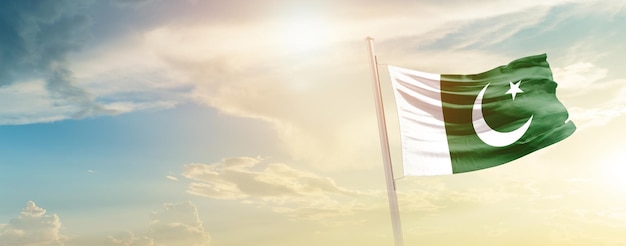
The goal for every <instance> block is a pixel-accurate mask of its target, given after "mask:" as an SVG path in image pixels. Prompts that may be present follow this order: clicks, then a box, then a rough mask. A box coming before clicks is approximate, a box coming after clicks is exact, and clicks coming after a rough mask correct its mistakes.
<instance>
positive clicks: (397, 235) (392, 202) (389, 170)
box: [365, 37, 404, 246]
mask: <svg viewBox="0 0 626 246" xmlns="http://www.w3.org/2000/svg"><path fill="white" fill-rule="evenodd" d="M365 41H367V44H368V47H369V51H370V64H371V65H372V76H373V77H374V96H375V97H376V100H375V104H376V116H377V117H378V135H379V137H380V148H381V150H382V154H383V164H384V167H385V180H386V183H387V197H388V200H389V212H390V214H391V226H392V228H393V238H394V241H395V246H403V245H404V239H403V236H402V224H401V223H400V209H399V206H398V195H397V194H396V183H395V179H394V177H393V167H392V166H391V153H390V151H389V138H388V136H387V123H386V122H385V110H384V108H383V97H382V95H381V91H380V76H379V74H378V61H377V60H376V55H375V54H374V38H372V37H367V38H366V39H365Z"/></svg>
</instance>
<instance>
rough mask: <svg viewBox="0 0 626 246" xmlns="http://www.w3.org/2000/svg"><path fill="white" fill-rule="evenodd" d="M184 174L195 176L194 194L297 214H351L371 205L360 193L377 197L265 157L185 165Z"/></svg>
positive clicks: (315, 217)
mask: <svg viewBox="0 0 626 246" xmlns="http://www.w3.org/2000/svg"><path fill="white" fill-rule="evenodd" d="M182 176H183V177H185V178H187V179H189V180H191V181H192V182H191V183H190V184H189V187H188V189H187V192H188V193H189V194H192V195H196V196H201V197H206V198H211V199H219V200H235V201H240V202H242V203H245V204H255V205H257V206H261V207H268V208H270V209H271V210H272V211H273V212H276V213H280V214H285V215H287V216H289V217H290V218H292V219H294V220H316V221H321V220H323V219H325V218H339V217H345V216H348V215H351V214H353V213H354V212H355V211H356V210H360V209H366V207H368V206H369V205H365V204H363V203H362V202H360V201H358V200H359V199H358V198H357V197H359V196H360V197H362V198H364V199H365V200H368V199H372V197H375V195H372V194H368V192H359V191H354V190H350V189H347V188H344V187H341V186H338V185H337V184H336V183H335V181H334V180H333V179H331V178H328V177H323V176H319V175H316V174H314V173H311V172H306V171H302V170H298V169H295V168H293V167H290V166H288V165H285V164H280V163H267V162H266V161H265V160H264V159H262V158H250V157H237V158H226V159H223V160H222V161H220V162H217V163H214V164H201V163H193V164H188V165H185V166H184V167H183V172H182Z"/></svg>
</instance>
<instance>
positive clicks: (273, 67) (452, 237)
mask: <svg viewBox="0 0 626 246" xmlns="http://www.w3.org/2000/svg"><path fill="white" fill-rule="evenodd" d="M625 7H626V3H624V2H623V1H620V0H614V1H612V0H608V1H606V0H605V1H595V0H588V1H582V0H580V1H576V0H556V1H537V0H527V1H517V2H515V3H513V2H512V1H497V0H479V1H471V2H470V1H458V0H450V1H430V0H423V1H408V0H404V1H401V0H391V1H374V0H366V1H357V0H346V1H308V0H307V1H286V0H266V1H241V0H234V1H217V0H207V1H202V0H181V1H168V0H104V1H80V2H77V1H69V0H23V1H3V2H2V7H0V105H1V107H0V187H2V188H0V245H2V246H4V245H7V246H8V245H11V246H13V245H67V246H76V245H108V246H111V245H125V246H129V245H133V246H136V245H164V246H169V245H211V246H225V245H261V246H262V245H268V246H269V245H271V246H281V245H285V246H286V245H302V246H314V245H363V246H367V245H393V240H394V239H393V233H392V229H391V221H390V215H389V207H388V204H387V202H388V201H387V191H386V186H385V177H384V170H383V165H382V157H381V152H380V143H379V139H378V128H377V122H376V112H375V107H374V97H373V92H372V77H371V70H370V64H369V57H368V56H369V54H368V50H367V45H366V42H365V38H366V37H367V36H371V37H373V38H374V39H375V49H376V55H377V57H378V61H379V63H380V64H381V65H380V66H379V67H380V71H381V83H382V84H381V86H382V93H383V99H384V102H385V110H386V113H387V118H386V120H387V122H388V131H389V140H390V148H391V152H392V153H391V154H392V161H393V166H394V171H395V174H396V176H397V177H401V176H402V173H401V164H402V163H401V153H400V138H399V129H398V122H397V114H396V112H395V104H394V101H393V93H392V91H391V85H390V80H389V77H388V76H387V66H386V65H394V66H399V67H405V68H410V69H415V70H420V71H426V72H430V73H446V74H472V73H480V72H483V71H487V70H489V69H492V68H494V67H497V66H500V65H505V64H507V63H508V62H510V61H512V60H514V59H517V58H521V57H525V56H531V55H537V54H543V53H546V54H547V55H548V62H549V63H550V66H551V69H552V72H553V74H554V79H555V81H556V82H557V83H558V88H557V97H558V98H559V100H560V101H561V102H562V103H563V105H565V107H566V108H567V110H568V112H569V114H570V120H572V121H573V122H574V123H575V124H576V126H577V130H576V132H575V133H574V134H573V135H572V136H570V137H569V138H567V139H565V140H563V141H561V142H559V143H557V144H555V145H552V146H549V147H547V148H544V149H541V150H539V151H537V152H534V153H532V154H530V155H528V156H525V157H523V158H521V159H518V160H515V161H513V162H511V163H508V164H505V165H502V166H498V167H494V168H490V169H485V170H481V171H476V172H470V173H464V174H458V175H448V176H433V177H401V178H400V179H399V180H397V182H396V185H397V194H398V202H399V208H400V216H401V220H402V227H403V235H404V240H405V244H406V245H622V244H626V239H624V237H623V231H624V230H625V229H626V209H625V208H626V179H624V173H626V165H625V164H624V161H623V160H626V159H625V158H626V155H625V154H624V151H623V149H624V147H625V146H626V145H624V143H623V138H624V133H623V126H624V125H625V124H626V99H625V98H626V70H624V69H622V66H623V63H624V57H626V48H625V47H624V45H623V40H626V32H624V31H623V27H624V25H626V10H625Z"/></svg>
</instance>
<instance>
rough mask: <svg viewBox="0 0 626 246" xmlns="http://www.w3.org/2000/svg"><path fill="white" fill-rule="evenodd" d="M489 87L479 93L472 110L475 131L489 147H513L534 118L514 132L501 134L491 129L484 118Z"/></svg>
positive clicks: (531, 117)
mask: <svg viewBox="0 0 626 246" xmlns="http://www.w3.org/2000/svg"><path fill="white" fill-rule="evenodd" d="M487 87H489V84H487V85H485V87H484V88H483V89H482V90H481V91H480V93H478V96H477V97H476V101H474V107H473V109H472V125H473V126H474V131H475V132H476V135H478V137H479V138H480V140H482V141H483V142H485V143H486V144H488V145H491V146H494V147H504V146H507V145H511V144H512V143H515V142H517V140H519V139H520V138H522V136H523V135H524V133H526V131H527V130H528V127H530V123H531V122H532V121H533V116H534V115H531V116H530V119H528V120H527V121H526V123H524V125H522V126H521V127H520V128H517V129H516V130H514V131H512V132H499V131H496V130H494V129H491V127H489V125H487V122H486V121H485V117H484V116H483V106H482V103H483V96H484V95H485V91H486V90H487Z"/></svg>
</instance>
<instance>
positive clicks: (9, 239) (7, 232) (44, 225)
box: [0, 201, 65, 246]
mask: <svg viewBox="0 0 626 246" xmlns="http://www.w3.org/2000/svg"><path fill="white" fill-rule="evenodd" d="M60 229H61V221H60V219H59V217H58V216H57V215H56V214H53V215H46V210H45V209H43V208H40V207H37V205H36V204H35V202H33V201H29V202H28V203H26V207H25V208H24V209H22V212H21V213H20V215H19V216H18V217H17V218H14V219H11V221H9V224H5V225H0V245H2V246H27V245H28V246H53V245H64V243H63V241H64V239H65V237H64V236H63V235H61V234H59V231H60Z"/></svg>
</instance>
